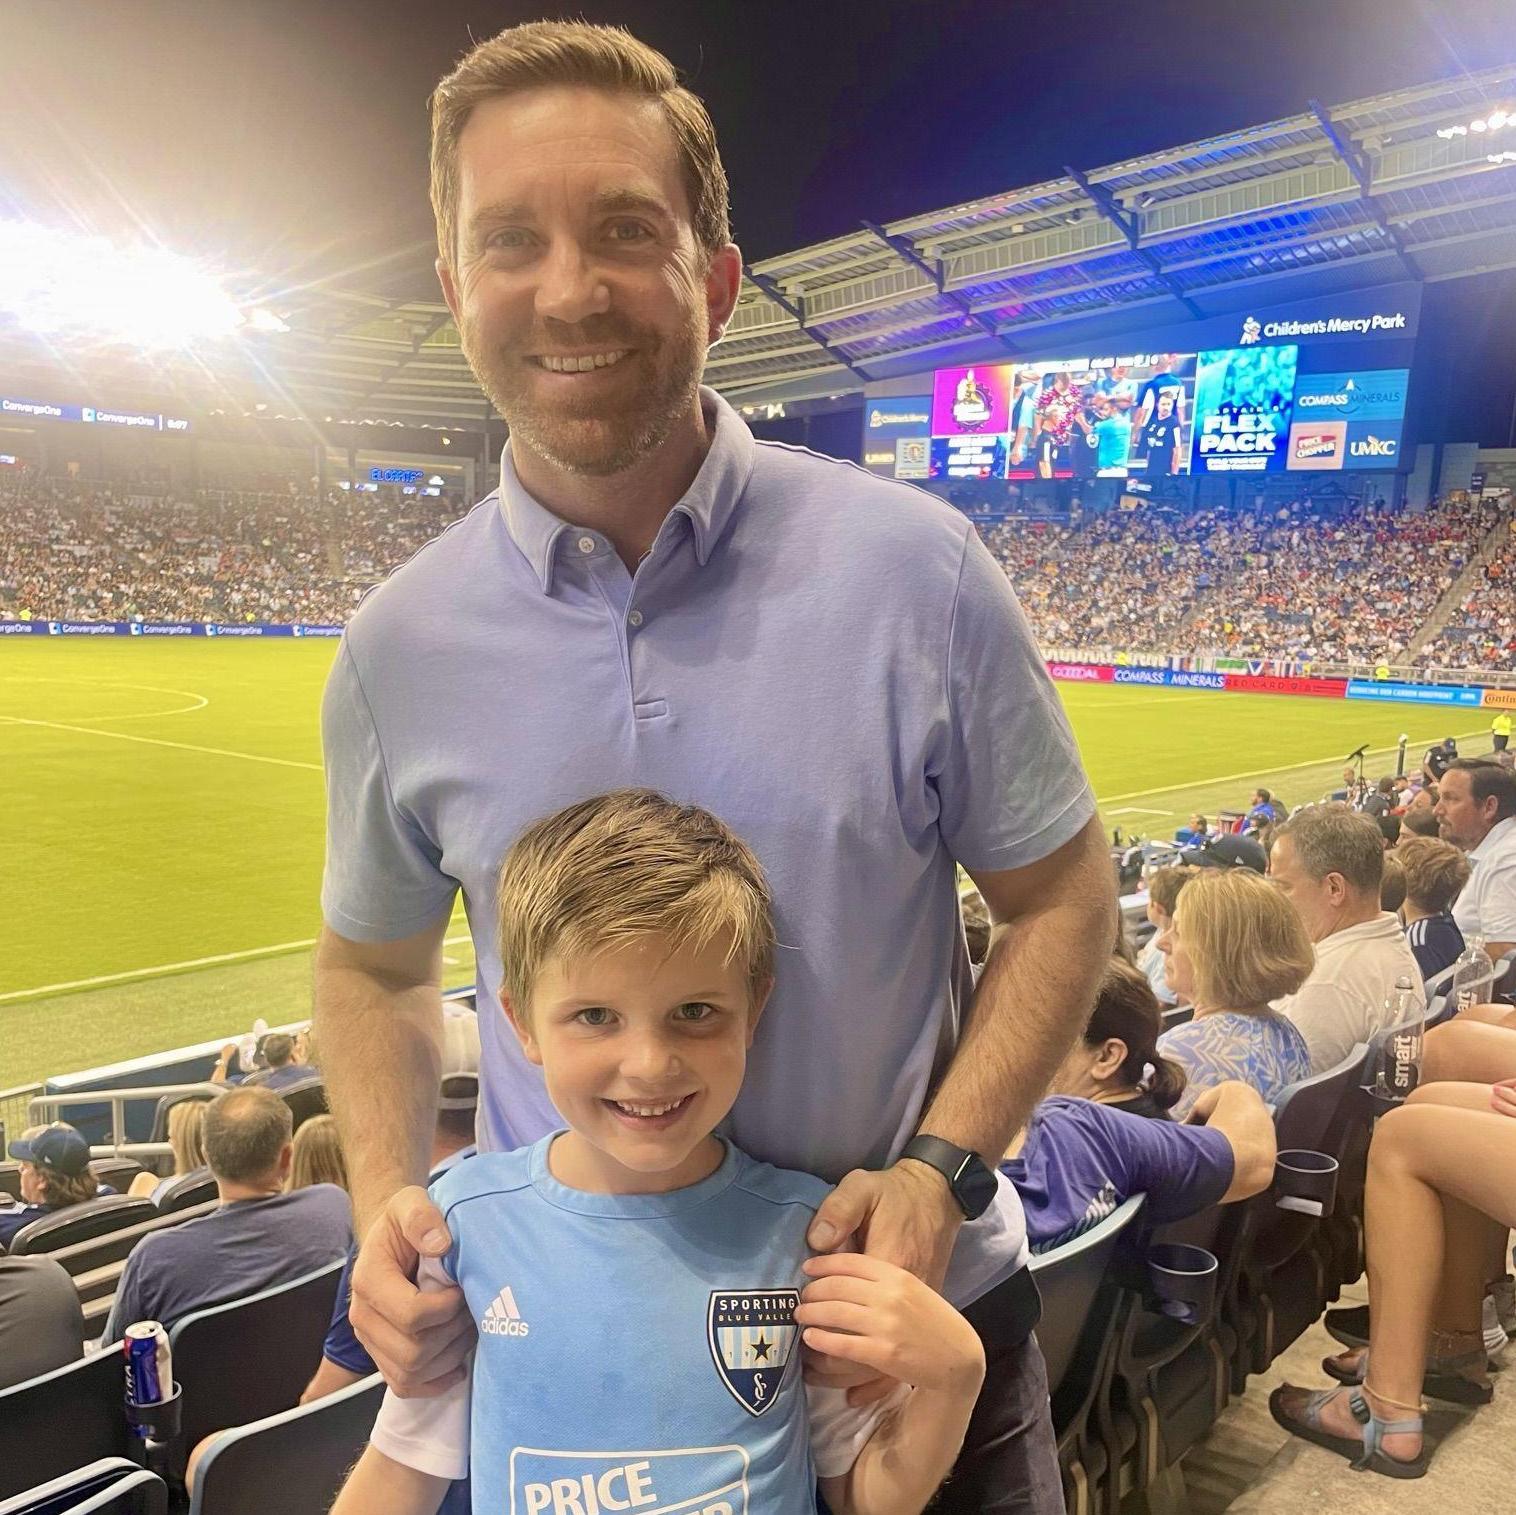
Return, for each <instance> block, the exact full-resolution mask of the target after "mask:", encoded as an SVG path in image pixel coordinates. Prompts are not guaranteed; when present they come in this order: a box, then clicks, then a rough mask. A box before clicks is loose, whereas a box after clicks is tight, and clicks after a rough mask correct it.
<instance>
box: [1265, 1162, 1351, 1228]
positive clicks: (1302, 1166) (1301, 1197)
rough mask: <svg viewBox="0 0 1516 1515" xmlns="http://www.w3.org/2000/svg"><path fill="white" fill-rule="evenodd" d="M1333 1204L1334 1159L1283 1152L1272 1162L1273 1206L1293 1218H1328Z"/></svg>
mask: <svg viewBox="0 0 1516 1515" xmlns="http://www.w3.org/2000/svg"><path fill="white" fill-rule="evenodd" d="M1336 1201H1337V1159H1336V1158H1335V1157H1328V1156H1327V1154H1326V1153H1325V1152H1304V1151H1300V1150H1298V1149H1294V1150H1291V1149H1287V1150H1285V1151H1283V1152H1281V1153H1280V1154H1279V1155H1278V1157H1277V1158H1276V1159H1275V1161H1274V1203H1275V1205H1277V1206H1278V1207H1279V1209H1281V1210H1293V1211H1294V1212H1295V1213H1296V1214H1297V1215H1328V1214H1330V1213H1331V1210H1332V1206H1333V1205H1334V1204H1335V1203H1336Z"/></svg>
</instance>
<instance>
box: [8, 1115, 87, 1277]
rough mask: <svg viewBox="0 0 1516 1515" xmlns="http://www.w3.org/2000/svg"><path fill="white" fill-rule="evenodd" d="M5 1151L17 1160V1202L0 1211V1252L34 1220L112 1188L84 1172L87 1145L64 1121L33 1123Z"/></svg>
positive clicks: (81, 1202) (78, 1203)
mask: <svg viewBox="0 0 1516 1515" xmlns="http://www.w3.org/2000/svg"><path fill="white" fill-rule="evenodd" d="M6 1150H7V1151H8V1152H9V1153H10V1155H11V1156H12V1157H13V1158H15V1159H16V1161H17V1162H19V1163H20V1164H21V1203H20V1204H19V1205H12V1206H11V1207H10V1208H9V1209H5V1210H0V1252H4V1251H5V1250H6V1248H8V1247H9V1246H10V1244H11V1238H12V1237H14V1236H15V1234H16V1233H17V1232H18V1231H20V1230H21V1229H22V1228H23V1227H24V1226H29V1225H31V1223H32V1222H33V1221H34V1220H41V1219H42V1218H43V1217H44V1216H47V1215H52V1214H55V1213H56V1212H57V1211H59V1210H63V1209H66V1208H67V1207H68V1206H70V1205H82V1204H83V1203H84V1202H85V1201H86V1200H91V1199H98V1198H99V1197H100V1196H101V1195H102V1194H114V1193H115V1192H116V1191H115V1190H114V1189H113V1188H112V1187H111V1186H110V1185H109V1184H102V1183H100V1182H99V1181H98V1180H97V1179H96V1177H95V1175H94V1174H93V1173H91V1172H90V1169H89V1143H88V1142H87V1141H85V1139H84V1138H83V1136H81V1135H80V1134H79V1132H78V1131H76V1130H75V1129H74V1128H73V1127H72V1126H70V1125H68V1124H67V1123H66V1122H64V1121H56V1122H55V1123H54V1124H53V1125H51V1126H33V1127H31V1128H30V1129H29V1130H26V1131H23V1132H22V1133H21V1135H20V1136H19V1137H18V1138H17V1139H16V1140H15V1141H13V1142H12V1143H11V1144H10V1146H9V1147H8V1148H7V1149H6Z"/></svg>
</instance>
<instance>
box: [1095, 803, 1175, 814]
mask: <svg viewBox="0 0 1516 1515" xmlns="http://www.w3.org/2000/svg"><path fill="white" fill-rule="evenodd" d="M1172 813H1173V812H1172V811H1169V810H1145V809H1143V807H1142V806H1141V805H1123V806H1122V807H1121V809H1120V810H1107V811H1106V814H1107V815H1171V814H1172Z"/></svg>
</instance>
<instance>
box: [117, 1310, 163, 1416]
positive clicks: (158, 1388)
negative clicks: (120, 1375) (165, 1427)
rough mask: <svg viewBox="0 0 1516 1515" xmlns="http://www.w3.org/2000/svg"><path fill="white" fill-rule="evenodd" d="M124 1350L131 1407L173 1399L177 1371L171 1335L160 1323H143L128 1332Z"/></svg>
mask: <svg viewBox="0 0 1516 1515" xmlns="http://www.w3.org/2000/svg"><path fill="white" fill-rule="evenodd" d="M121 1347H122V1351H123V1352H124V1353H125V1354H126V1399H127V1403H128V1404H134V1405H161V1404H162V1403H163V1402H164V1401H165V1400H167V1399H172V1398H173V1394H174V1371H173V1359H172V1357H171V1356H170V1355H169V1348H168V1332H167V1331H165V1330H164V1329H163V1327H162V1326H160V1325H159V1324H158V1322H157V1321H156V1320H141V1321H138V1322H137V1324H136V1325H132V1326H128V1327H127V1328H126V1336H125V1339H124V1340H123V1341H122V1343H121Z"/></svg>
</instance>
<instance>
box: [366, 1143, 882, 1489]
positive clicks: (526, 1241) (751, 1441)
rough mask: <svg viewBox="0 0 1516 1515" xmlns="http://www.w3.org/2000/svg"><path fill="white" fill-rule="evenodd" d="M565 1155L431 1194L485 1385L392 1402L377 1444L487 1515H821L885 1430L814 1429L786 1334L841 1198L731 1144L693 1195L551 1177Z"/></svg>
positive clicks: (487, 1159)
mask: <svg viewBox="0 0 1516 1515" xmlns="http://www.w3.org/2000/svg"><path fill="white" fill-rule="evenodd" d="M553 1140H554V1138H553V1137H547V1138H545V1139H544V1140H542V1141H540V1142H538V1143H536V1145H534V1146H532V1147H526V1148H521V1149H518V1150H517V1151H515V1152H508V1153H489V1154H482V1155H480V1156H478V1157H475V1158H471V1159H470V1160H469V1161H467V1162H465V1163H460V1164H459V1165H458V1166H457V1167H456V1168H454V1169H452V1170H451V1171H450V1172H449V1173H447V1174H446V1175H445V1176H444V1177H443V1178H442V1179H440V1180H439V1181H438V1183H437V1184H436V1185H435V1186H434V1189H433V1193H434V1197H435V1198H436V1200H437V1202H438V1204H439V1206H440V1207H441V1209H442V1211H443V1213H444V1214H445V1216H446V1217H447V1225H448V1230H449V1232H450V1233H451V1235H452V1237H453V1241H454V1246H453V1250H452V1252H451V1253H450V1254H449V1257H448V1259H447V1271H448V1272H449V1273H451V1274H452V1275H453V1277H454V1278H456V1280H457V1282H458V1283H459V1285H460V1286H461V1287H462V1289H463V1293H464V1296H465V1298H466V1299H467V1301H468V1308H469V1311H470V1313H471V1314H472V1315H473V1317H474V1319H475V1321H476V1322H477V1323H478V1326H479V1345H478V1348H477V1350H476V1353H475V1356H474V1363H473V1375H472V1383H471V1385H469V1384H465V1385H462V1386H460V1388H459V1389H458V1390H456V1391H453V1392H452V1393H450V1394H449V1395H446V1396H444V1397H443V1398H442V1399H441V1400H436V1399H432V1400H401V1399H397V1398H395V1397H394V1396H393V1395H391V1396H389V1397H387V1398H386V1400H385V1404H384V1408H383V1410H382V1411H381V1413H380V1416H379V1421H378V1423H377V1424H376V1426H375V1428H374V1435H373V1438H372V1439H373V1443H374V1445H375V1446H376V1447H378V1448H379V1450H380V1451H382V1452H384V1453H386V1454H387V1455H388V1456H390V1457H392V1458H394V1459H395V1460H396V1461H397V1462H401V1463H404V1464H406V1465H408V1466H411V1467H416V1468H420V1469H422V1470H423V1471H425V1472H429V1473H434V1474H437V1475H439V1476H443V1477H449V1478H459V1477H462V1476H463V1475H464V1473H465V1472H467V1473H468V1474H469V1476H470V1478H471V1481H472V1490H473V1503H474V1509H475V1511H488V1512H490V1515H623V1512H624V1515H750V1512H751V1515H759V1512H762V1515H812V1512H814V1510H815V1508H816V1501H815V1482H816V1476H817V1469H818V1467H819V1468H820V1470H821V1471H822V1472H823V1473H825V1474H832V1473H840V1472H845V1471H846V1470H847V1468H848V1467H850V1466H851V1464H852V1461H853V1457H854V1455H855V1454H856V1449H857V1447H858V1446H860V1445H861V1444H862V1441H863V1440H866V1439H867V1435H866V1433H867V1431H868V1430H870V1429H872V1418H869V1423H868V1424H867V1425H864V1424H863V1423H862V1421H861V1420H860V1417H859V1416H858V1415H857V1414H856V1412H855V1413H853V1414H851V1415H849V1414H847V1413H846V1412H844V1413H843V1414H842V1415H840V1416H833V1415H831V1414H830V1413H829V1412H828V1413H827V1414H823V1415H820V1416H816V1417H814V1418H813V1416H812V1415H810V1414H808V1410H807V1397H806V1392H805V1388H804V1385H803V1383H802V1380H801V1371H800V1367H801V1365H800V1343H799V1340H798V1328H797V1327H796V1325H795V1323H794V1320H793V1318H792V1317H793V1312H794V1309H795V1306H796V1305H797V1304H798V1303H799V1294H800V1290H801V1289H802V1288H804V1286H805V1283H806V1278H805V1275H804V1274H803V1273H802V1272H801V1271H800V1265H801V1263H802V1262H803V1261H804V1260H805V1258H806V1257H807V1256H808V1255H809V1249H808V1248H807V1246H806V1243H805V1232H806V1228H807V1227H808V1226H809V1224H810V1222H811V1218H812V1216H813V1215H814V1214H815V1212H816V1209H817V1207H818V1206H819V1205H820V1203H821V1201H822V1199H823V1198H824V1197H825V1196H826V1194H827V1193H828V1185H826V1184H824V1183H822V1182H821V1181H820V1180H819V1179H816V1178H813V1177H811V1176H810V1175H809V1174H804V1173H794V1172H788V1171H784V1170H781V1169H778V1168H772V1167H769V1166H768V1165H766V1164H763V1163H758V1162H755V1161H754V1160H753V1159H752V1158H749V1157H747V1156H746V1155H744V1154H743V1153H741V1152H739V1151H738V1150H737V1149H736V1148H735V1147H732V1146H731V1145H728V1146H727V1150H726V1156H725V1158H724V1160H723V1161H722V1164H721V1166H720V1167H719V1168H718V1169H717V1170H716V1172H715V1173H713V1174H712V1175H711V1176H710V1177H709V1178H707V1179H705V1180H703V1181H702V1182H700V1183H698V1184H695V1185H692V1186H690V1187H689V1188H685V1189H679V1190H675V1191H674V1192H672V1193H668V1194H592V1193H586V1192H584V1191H582V1190H578V1189H571V1188H568V1187H566V1186H565V1185H563V1184H560V1183H559V1182H557V1180H555V1179H554V1178H553V1177H552V1175H551V1173H550V1172H549V1171H548V1161H547V1157H548V1149H549V1147H550V1146H551V1144H552V1142H553ZM839 1398H840V1396H839ZM470 1399H471V1400H472V1403H471V1405H470ZM860 1433H863V1434H860ZM813 1440H814V1441H815V1442H816V1445H815V1447H814V1456H813V1445H812V1444H813Z"/></svg>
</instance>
